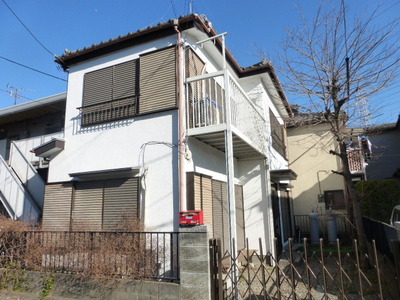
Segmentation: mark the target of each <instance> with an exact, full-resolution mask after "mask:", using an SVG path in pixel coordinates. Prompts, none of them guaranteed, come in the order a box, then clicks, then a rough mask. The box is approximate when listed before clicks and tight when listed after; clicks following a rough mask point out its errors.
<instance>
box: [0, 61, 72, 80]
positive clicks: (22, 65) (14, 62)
mask: <svg viewBox="0 0 400 300" xmlns="http://www.w3.org/2000/svg"><path fill="white" fill-rule="evenodd" d="M0 58H2V59H4V60H6V61H8V62H10V63H13V64H16V65H18V66H21V67H24V68H27V69H29V70H32V71H35V72H38V73H40V74H43V75H46V76H49V77H53V78H55V79H58V80H62V81H65V82H67V80H65V79H64V78H61V77H57V76H54V75H51V74H49V73H46V72H43V71H40V70H38V69H34V68H32V67H29V66H27V65H24V64H21V63H19V62H16V61H13V60H11V59H8V58H5V57H4V56H0Z"/></svg>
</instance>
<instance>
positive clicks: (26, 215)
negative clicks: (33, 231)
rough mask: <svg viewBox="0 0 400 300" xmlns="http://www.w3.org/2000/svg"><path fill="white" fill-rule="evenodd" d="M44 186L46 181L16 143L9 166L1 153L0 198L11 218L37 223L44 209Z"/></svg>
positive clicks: (12, 149) (13, 145)
mask: <svg viewBox="0 0 400 300" xmlns="http://www.w3.org/2000/svg"><path fill="white" fill-rule="evenodd" d="M44 189H45V183H44V181H43V180H42V178H41V177H40V175H39V174H38V173H37V172H36V169H35V168H34V167H33V166H32V165H31V163H30V162H29V161H28V160H27V159H26V157H25V156H24V155H23V154H22V152H21V151H20V150H19V148H18V147H17V146H16V144H15V143H14V142H13V143H12V144H11V151H10V160H9V165H8V164H7V162H6V161H5V160H4V159H3V157H1V156H0V201H1V202H2V203H3V205H4V207H5V208H6V210H7V212H8V213H9V215H10V217H11V218H12V219H14V220H22V221H25V222H27V223H29V224H35V223H37V222H38V221H39V219H40V216H41V212H42V208H43V199H44Z"/></svg>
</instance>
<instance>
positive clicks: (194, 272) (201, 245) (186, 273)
mask: <svg viewBox="0 0 400 300" xmlns="http://www.w3.org/2000/svg"><path fill="white" fill-rule="evenodd" d="M179 232H180V233H179V239H180V241H179V245H180V248H179V263H180V285H181V295H180V299H182V300H210V299H211V291H210V289H211V288H210V263H209V261H210V258H209V245H208V241H209V238H210V237H209V234H208V230H207V226H195V227H182V228H180V230H179Z"/></svg>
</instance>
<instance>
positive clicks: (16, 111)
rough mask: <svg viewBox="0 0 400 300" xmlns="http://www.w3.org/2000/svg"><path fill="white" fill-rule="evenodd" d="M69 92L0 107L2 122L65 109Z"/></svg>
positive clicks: (0, 119) (0, 120)
mask: <svg viewBox="0 0 400 300" xmlns="http://www.w3.org/2000/svg"><path fill="white" fill-rule="evenodd" d="M66 99H67V93H61V94H56V95H53V96H49V97H45V98H41V99H37V100H33V101H29V102H26V103H22V104H18V105H15V106H10V107H7V108H3V109H0V124H5V123H11V122H17V121H21V120H25V119H28V118H33V117H39V116H41V115H44V114H47V113H52V112H55V111H65V103H66Z"/></svg>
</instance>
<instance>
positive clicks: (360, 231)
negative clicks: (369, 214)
mask: <svg viewBox="0 0 400 300" xmlns="http://www.w3.org/2000/svg"><path fill="white" fill-rule="evenodd" d="M339 149H340V159H341V160H342V165H343V176H344V181H345V185H346V189H347V195H348V201H349V203H350V204H351V206H352V211H353V217H354V223H355V226H356V231H357V239H358V242H359V245H360V252H361V253H367V251H368V247H367V240H366V236H365V232H364V226H363V221H362V214H361V206H360V197H359V196H358V194H357V191H356V189H355V186H354V184H353V181H352V176H351V172H350V168H349V160H348V156H347V148H346V144H345V143H344V142H343V141H341V142H339Z"/></svg>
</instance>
